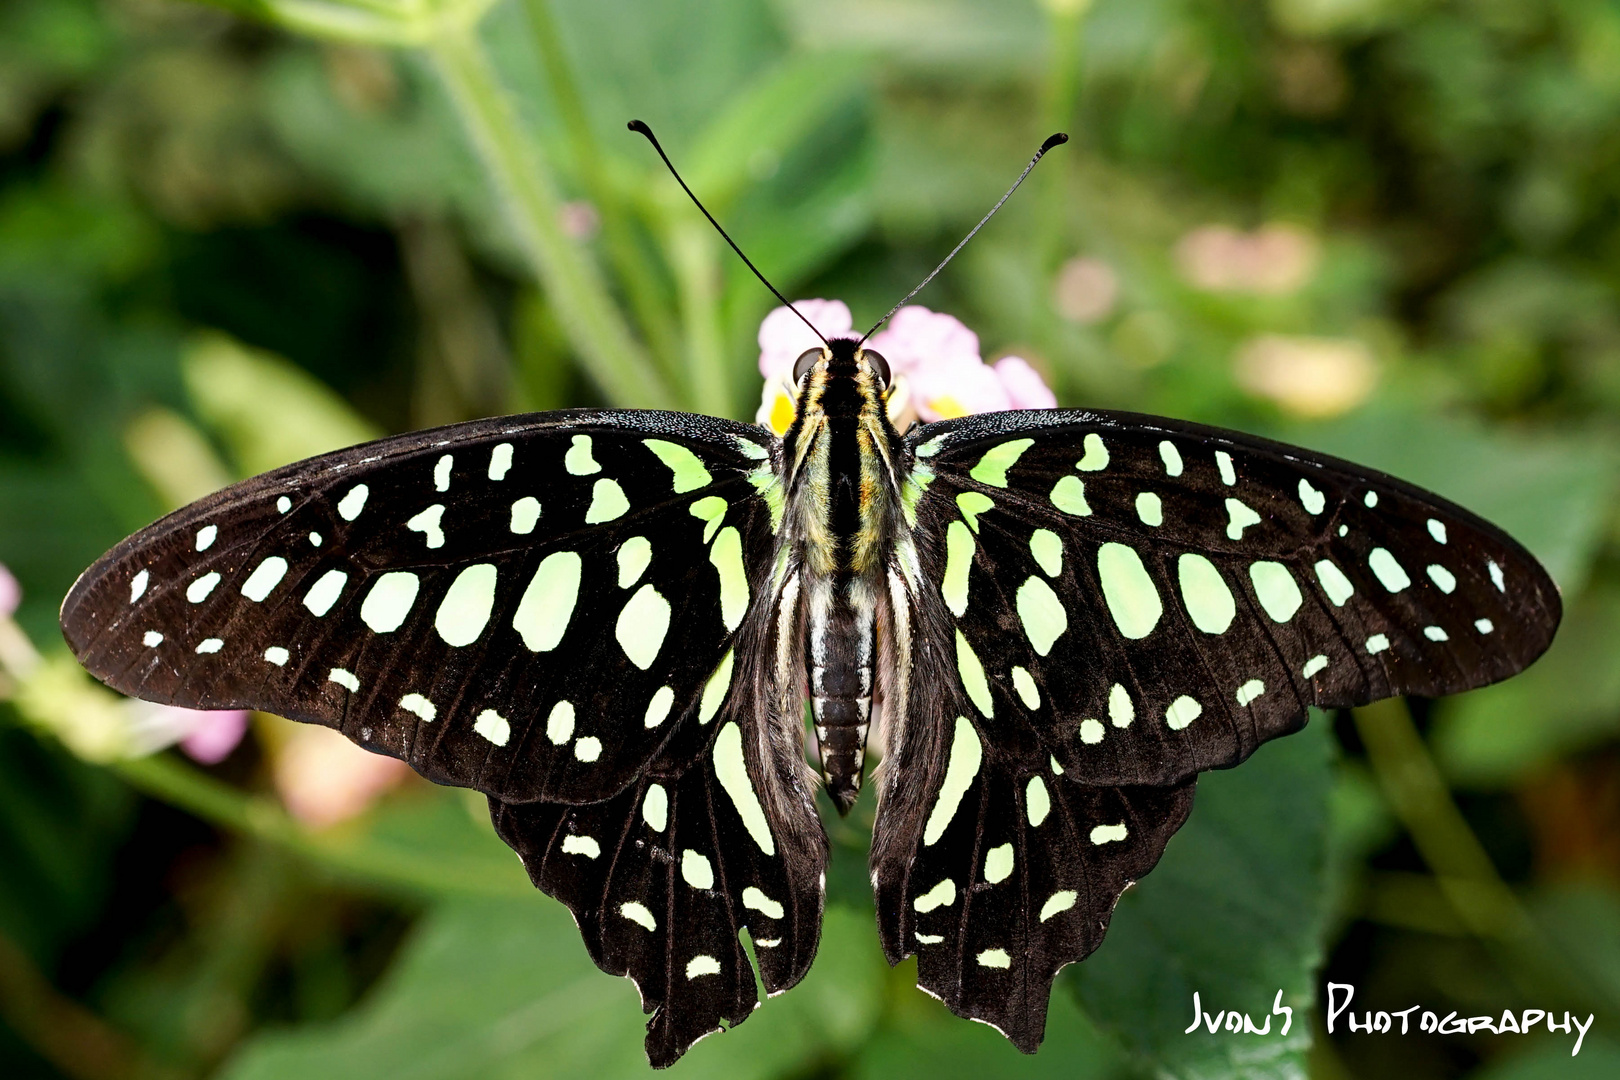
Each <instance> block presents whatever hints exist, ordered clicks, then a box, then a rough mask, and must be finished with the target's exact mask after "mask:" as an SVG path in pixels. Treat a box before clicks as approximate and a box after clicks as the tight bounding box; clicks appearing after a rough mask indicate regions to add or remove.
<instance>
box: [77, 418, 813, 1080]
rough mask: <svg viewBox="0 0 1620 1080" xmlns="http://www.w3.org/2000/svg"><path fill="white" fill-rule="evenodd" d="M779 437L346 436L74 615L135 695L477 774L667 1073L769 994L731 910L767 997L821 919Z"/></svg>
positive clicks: (498, 425) (110, 562)
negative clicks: (792, 676)
mask: <svg viewBox="0 0 1620 1080" xmlns="http://www.w3.org/2000/svg"><path fill="white" fill-rule="evenodd" d="M766 438H767V437H765V436H763V435H762V433H761V432H760V431H759V430H758V429H757V428H749V427H745V426H743V425H740V424H733V423H731V422H729V421H724V420H716V419H713V418H709V417H701V416H692V415H687V414H679V413H653V412H602V411H584V410H581V411H577V412H568V413H553V414H546V415H543V416H535V417H506V418H501V419H497V420H491V421H479V422H475V423H469V424H461V425H456V426H453V427H449V428H443V429H439V430H436V431H428V432H420V433H416V434H412V435H406V436H402V437H399V438H394V439H387V440H383V441H381V442H378V443H372V444H368V445H365V446H360V447H355V448H352V449H350V450H345V451H340V452H338V453H335V454H329V455H326V456H324V457H320V458H315V459H312V460H310V461H306V462H301V463H299V464H296V465H292V466H289V467H287V468H285V469H280V470H277V471H275V472H271V473H267V474H265V475H263V476H260V477H256V478H254V479H252V480H248V481H245V482H243V483H241V484H237V485H235V486H233V487H230V488H227V489H225V490H224V491H221V492H218V493H217V494H215V495H213V496H210V497H209V498H206V499H204V500H202V501H200V502H198V503H195V504H193V505H192V506H189V507H187V508H185V509H183V510H180V511H178V512H176V513H174V514H171V515H170V516H168V517H167V518H164V519H163V520H162V521H159V522H157V523H156V524H154V525H152V526H150V527H149V528H147V529H144V530H142V531H141V532H140V533H137V534H136V535H135V536H133V537H131V538H129V539H128V540H126V541H124V542H123V543H122V544H120V545H119V546H118V547H116V548H115V549H114V550H113V551H111V552H109V553H108V554H107V555H106V556H105V557H104V558H102V559H101V560H100V561H99V562H97V564H96V565H95V566H93V567H92V568H91V569H90V570H88V571H87V572H86V573H85V574H84V575H83V576H82V577H81V578H80V580H79V582H78V583H77V584H76V585H75V586H74V588H73V590H72V591H71V592H70V594H69V595H68V598H67V600H66V601H65V603H64V604H63V609H62V626H63V631H64V634H65V635H66V637H67V639H68V642H69V644H70V645H71V646H72V647H73V650H74V652H75V654H76V655H77V656H78V657H79V659H80V661H81V662H82V663H84V665H85V666H86V667H87V668H88V669H89V670H90V671H91V672H92V673H93V674H95V675H96V676H98V677H99V678H101V679H102V680H103V681H104V682H106V683H108V684H109V685H111V686H112V687H114V688H115V689H118V690H121V691H123V692H125V693H128V694H131V695H135V696H138V697H142V698H145V699H147V700H151V701H158V702H162V703H166V704H174V705H181V706H186V707H191V708H255V709H263V710H265V711H268V712H274V713H277V714H280V715H283V716H288V717H292V718H294V719H299V720H304V721H309V722H314V723H320V724H325V725H327V726H331V727H335V728H338V729H339V730H341V731H342V732H343V733H344V734H345V735H347V736H349V737H350V738H351V739H353V740H355V741H356V742H358V743H360V744H361V745H363V746H366V747H367V748H369V749H372V750H378V751H381V752H383V753H386V754H390V755H393V756H395V757H400V758H403V759H405V760H406V761H408V762H409V763H410V764H411V765H412V766H413V767H414V768H415V769H417V770H418V771H419V772H421V773H422V774H424V775H425V776H427V777H428V778H429V779H432V780H435V781H437V782H440V783H449V784H455V785H459V786H465V787H471V788H474V789H477V790H479V791H482V792H484V793H485V794H487V795H488V796H489V797H490V801H491V811H492V816H493V817H494V820H495V822H496V825H497V828H498V829H499V831H500V833H501V835H502V837H503V838H504V839H506V840H507V842H508V843H510V844H511V845H512V846H513V847H514V848H516V849H517V850H518V852H519V853H520V854H521V855H522V856H523V857H524V860H525V863H526V864H527V866H528V868H529V870H530V872H531V874H532V875H533V877H534V879H535V881H536V883H537V884H538V885H540V886H541V887H542V888H543V889H545V890H546V891H547V892H549V893H551V894H553V895H555V896H558V897H560V898H561V899H563V900H564V901H565V902H567V903H568V904H569V906H570V907H571V908H572V909H573V910H574V912H575V915H576V918H578V920H579V922H580V926H581V930H582V931H583V933H584V935H585V938H586V942H587V945H588V947H589V948H590V950H591V953H592V956H593V957H594V958H595V959H596V960H597V962H598V963H599V964H601V965H602V966H603V967H604V968H605V969H607V970H609V971H612V972H614V973H616V974H629V975H631V976H633V977H634V978H635V979H636V981H637V983H638V984H639V985H640V987H641V989H642V993H643V999H644V1001H646V1002H647V1004H648V1006H649V1008H654V1007H656V1008H657V1010H658V1011H657V1015H655V1016H654V1018H653V1020H652V1021H651V1022H650V1024H649V1032H648V1038H647V1048H648V1053H649V1055H650V1056H651V1057H652V1058H653V1060H654V1061H655V1062H657V1063H659V1064H668V1063H670V1062H672V1061H674V1060H675V1059H676V1058H677V1057H679V1056H680V1054H681V1053H682V1052H684V1051H685V1049H686V1048H687V1047H688V1046H690V1045H691V1043H692V1042H694V1041H696V1040H697V1039H698V1038H701V1037H702V1036H703V1035H706V1034H708V1033H709V1032H711V1031H714V1030H716V1029H717V1028H718V1027H719V1026H720V1025H721V1023H722V1022H730V1023H736V1022H740V1020H742V1019H743V1018H745V1017H746V1016H747V1014H748V1012H749V1010H750V1009H751V1008H752V1004H753V1002H754V999H755V992H754V976H753V972H752V970H751V968H750V966H749V964H748V961H747V958H746V956H745V955H744V954H743V953H742V952H741V950H740V947H739V946H738V941H737V931H738V929H739V928H740V927H742V926H747V927H748V928H749V930H750V933H751V934H752V935H753V937H754V938H755V940H756V942H757V943H759V946H760V948H759V964H760V968H761V974H762V976H763V977H764V981H765V985H766V987H767V988H768V989H770V990H772V991H775V990H781V989H785V988H786V987H788V986H791V985H792V984H793V983H794V982H797V981H798V979H799V978H801V977H802V976H803V974H804V972H805V970H806V969H807V968H808V967H809V964H810V960H811V957H812V956H813V955H814V952H815V946H816V941H817V937H818V934H819V927H820V917H821V901H822V881H823V874H822V870H823V868H824V865H825V858H826V840H825V836H824V834H823V833H822V831H821V827H820V822H819V819H818V818H817V817H816V813H815V808H814V802H813V799H812V797H811V794H810V789H809V787H808V786H807V784H806V776H805V770H804V768H803V765H802V757H799V756H795V757H793V758H792V759H788V758H785V757H784V755H785V754H787V753H788V744H787V742H786V741H784V740H783V739H782V737H781V734H782V731H781V729H782V721H781V719H780V717H779V715H778V714H779V713H780V712H781V711H782V702H783V700H784V694H783V692H782V690H781V687H780V685H779V680H778V672H777V670H776V669H775V668H774V667H771V666H769V665H763V666H762V664H761V663H760V662H759V656H760V655H762V654H763V652H764V651H765V645H764V639H765V637H766V635H767V634H768V633H770V629H769V626H770V624H771V620H772V619H773V618H774V612H775V605H774V604H759V605H756V604H754V603H753V600H754V599H755V598H756V597H757V596H758V595H759V593H760V592H761V591H763V590H768V589H770V588H772V587H773V586H772V583H771V580H770V572H771V569H772V566H773V563H772V555H773V553H774V550H775V546H776V534H775V530H776V525H777V519H778V518H779V516H780V502H779V495H778V493H777V491H776V490H775V488H774V484H775V482H776V481H775V475H774V473H773V471H772V462H771V446H770V444H769V443H768V442H767V441H766ZM751 613H752V614H751ZM795 689H796V688H795ZM786 723H787V727H788V730H790V731H793V732H794V733H795V735H796V734H797V725H798V724H799V723H800V717H799V714H798V712H797V709H796V708H795V709H794V710H792V711H791V713H790V715H789V717H788V718H787V721H786ZM793 745H794V746H797V743H794V744H793ZM795 762H797V763H795ZM765 942H771V943H772V944H771V945H769V946H767V945H765Z"/></svg>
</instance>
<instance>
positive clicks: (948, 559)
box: [939, 521, 973, 619]
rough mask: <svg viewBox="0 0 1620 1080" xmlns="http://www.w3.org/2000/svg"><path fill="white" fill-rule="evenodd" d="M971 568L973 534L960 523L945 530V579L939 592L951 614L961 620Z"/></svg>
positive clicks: (940, 584) (965, 606) (955, 523)
mask: <svg viewBox="0 0 1620 1080" xmlns="http://www.w3.org/2000/svg"><path fill="white" fill-rule="evenodd" d="M972 567H973V534H972V533H971V532H969V531H968V527H967V526H966V525H964V524H963V523H962V522H960V521H953V522H951V523H950V525H949V526H947V527H946V529H945V577H944V578H943V579H942V580H941V581H940V583H939V591H940V594H941V595H942V596H944V597H945V606H946V607H948V608H950V609H951V614H952V615H955V616H956V617H957V618H959V619H960V618H961V617H962V615H963V614H964V613H965V612H966V611H967V602H968V571H969V570H971V569H972Z"/></svg>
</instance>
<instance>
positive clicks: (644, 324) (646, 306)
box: [524, 0, 680, 376]
mask: <svg viewBox="0 0 1620 1080" xmlns="http://www.w3.org/2000/svg"><path fill="white" fill-rule="evenodd" d="M524 10H525V11H526V13H527V14H528V17H529V25H530V27H531V28H532V29H533V31H534V40H535V46H536V48H537V49H538V50H539V52H540V63H541V66H542V67H543V68H544V69H545V73H546V82H547V84H548V85H549V86H550V88H551V96H552V98H553V99H555V101H556V104H557V112H558V115H560V116H561V117H562V122H563V127H564V128H565V129H566V130H567V131H568V142H569V146H570V148H571V149H572V150H573V154H574V162H575V165H576V166H577V167H578V169H579V177H580V180H581V181H582V182H583V183H584V185H585V190H586V191H587V192H588V193H589V194H590V197H591V201H592V202H593V203H594V204H595V205H596V209H597V212H598V213H599V214H600V215H601V217H602V238H603V240H604V241H605V247H606V248H607V252H608V257H609V258H610V259H612V260H613V268H614V270H616V271H617V272H618V275H619V279H620V281H621V282H622V283H623V284H624V291H625V295H626V296H627V297H628V298H629V301H630V306H631V307H632V308H633V309H634V310H635V313H636V318H637V320H639V321H640V323H641V329H642V335H643V338H644V340H646V341H647V342H648V343H649V344H650V347H651V348H652V350H653V353H654V354H655V355H656V356H657V357H658V359H659V360H660V361H661V362H662V365H663V367H664V370H665V373H666V374H669V375H672V376H673V375H675V374H676V373H677V372H678V371H679V367H680V364H679V359H680V348H679V343H678V338H677V330H676V325H675V318H674V316H673V315H672V314H671V313H670V310H669V306H668V305H667V304H666V303H665V302H664V297H663V294H662V290H661V289H660V288H659V285H658V277H657V274H656V273H654V271H653V268H652V265H651V264H650V262H649V261H648V259H647V257H646V252H645V251H644V250H643V249H642V247H641V245H639V244H638V243H637V242H636V238H635V236H634V235H633V234H632V232H631V229H630V223H629V212H628V210H627V209H626V206H625V201H624V200H623V199H621V198H620V197H619V193H618V191H617V190H615V189H614V187H613V184H612V182H611V180H610V179H609V177H608V173H607V169H606V167H605V166H604V165H603V160H602V151H601V147H600V146H598V145H597V142H596V137H595V136H594V135H593V134H592V133H591V124H590V118H589V117H588V116H587V115H586V113H585V106H584V99H583V97H582V96H581V94H580V92H579V82H578V80H577V79H575V77H574V68H573V65H572V64H571V63H570V62H569V59H568V51H567V50H566V49H565V48H564V47H563V43H562V35H561V34H560V33H558V30H557V21H556V19H555V18H554V17H553V16H552V13H551V3H550V0H525V3H524Z"/></svg>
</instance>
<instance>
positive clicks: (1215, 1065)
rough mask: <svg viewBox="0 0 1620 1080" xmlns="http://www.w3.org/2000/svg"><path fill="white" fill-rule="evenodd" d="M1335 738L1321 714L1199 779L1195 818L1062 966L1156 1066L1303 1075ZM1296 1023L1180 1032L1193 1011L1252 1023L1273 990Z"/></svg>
mask: <svg viewBox="0 0 1620 1080" xmlns="http://www.w3.org/2000/svg"><path fill="white" fill-rule="evenodd" d="M1332 747H1333V743H1332V739H1331V736H1330V733H1329V725H1328V724H1327V722H1326V721H1325V720H1324V719H1323V718H1322V717H1321V716H1317V718H1316V720H1315V721H1314V722H1313V723H1311V724H1310V725H1309V726H1308V727H1307V728H1306V729H1305V730H1304V731H1303V732H1301V733H1300V734H1298V735H1295V736H1293V737H1291V738H1287V739H1279V740H1277V741H1276V742H1272V743H1268V744H1266V745H1265V746H1262V747H1261V748H1260V749H1259V750H1258V751H1257V752H1256V753H1255V755H1254V756H1253V757H1252V758H1250V759H1249V761H1247V762H1245V763H1244V764H1242V765H1240V766H1238V767H1237V768H1235V769H1233V770H1231V771H1230V772H1214V773H1207V774H1205V775H1204V776H1202V777H1200V778H1199V781H1198V796H1197V799H1196V800H1195V802H1194V804H1193V812H1192V817H1191V818H1190V819H1189V820H1188V822H1187V824H1186V825H1185V826H1183V828H1182V830H1181V832H1179V833H1177V834H1176V836H1175V837H1174V838H1173V839H1172V840H1171V841H1170V845H1169V847H1168V848H1167V849H1166V851H1165V854H1164V859H1163V860H1162V861H1161V862H1160V863H1159V865H1158V867H1157V868H1156V869H1155V870H1154V871H1153V873H1151V874H1149V875H1148V876H1147V877H1146V878H1144V879H1143V880H1142V881H1141V882H1140V883H1139V884H1137V885H1136V886H1135V887H1134V888H1132V889H1131V890H1129V891H1128V892H1127V893H1126V894H1125V895H1124V897H1122V898H1121V899H1120V902H1119V907H1118V908H1117V909H1116V910H1115V912H1114V918H1113V923H1112V928H1111V929H1110V930H1109V932H1108V937H1107V938H1106V939H1105V940H1104V941H1103V944H1102V947H1101V948H1099V949H1098V950H1097V952H1096V953H1094V954H1093V955H1092V956H1091V958H1090V959H1088V960H1086V961H1085V962H1084V963H1081V964H1076V965H1074V966H1073V967H1070V968H1068V969H1067V970H1066V971H1065V972H1064V976H1063V978H1064V979H1065V981H1066V982H1067V984H1068V986H1069V988H1070V989H1071V990H1073V991H1074V993H1076V994H1077V995H1078V996H1079V999H1080V1003H1081V1005H1082V1006H1083V1007H1084V1008H1085V1009H1086V1011H1087V1012H1088V1013H1089V1014H1090V1015H1091V1016H1092V1018H1093V1019H1095V1020H1096V1021H1097V1023H1098V1024H1099V1025H1100V1026H1101V1027H1103V1028H1105V1029H1108V1030H1112V1031H1113V1032H1115V1033H1116V1034H1117V1035H1118V1036H1119V1037H1120V1038H1121V1039H1122V1040H1123V1041H1124V1043H1125V1045H1126V1046H1127V1047H1128V1048H1129V1049H1130V1050H1132V1051H1133V1052H1134V1053H1136V1054H1137V1055H1138V1056H1139V1057H1141V1058H1142V1059H1144V1062H1145V1063H1146V1064H1147V1065H1148V1066H1149V1067H1150V1068H1151V1069H1152V1070H1153V1072H1155V1073H1156V1074H1158V1075H1160V1076H1169V1077H1185V1078H1195V1077H1196V1078H1203V1077H1225V1076H1238V1075H1241V1076H1245V1077H1261V1078H1267V1077H1276V1078H1285V1077H1286V1078H1295V1077H1303V1076H1304V1075H1305V1055H1306V1052H1307V1051H1308V1050H1309V1048H1310V1045H1311V1024H1310V1017H1311V1009H1312V1005H1313V1002H1314V1000H1315V980H1314V973H1315V970H1316V966H1317V964H1318V963H1319V962H1320V960H1321V955H1322V946H1321V933H1322V926H1323V920H1324V906H1325V898H1326V884H1327V882H1326V879H1327V874H1326V861H1327V860H1326V847H1327V840H1328V798H1329V793H1330V790H1331V788H1332V785H1333V770H1332V756H1333V751H1332ZM1279 990H1281V991H1282V1003H1283V1004H1284V1005H1286V1006H1289V1007H1291V1008H1292V1009H1293V1010H1294V1013H1293V1025H1292V1026H1291V1028H1290V1030H1289V1033H1288V1035H1287V1036H1286V1037H1283V1036H1281V1035H1280V1030H1281V1025H1282V1021H1283V1018H1282V1017H1280V1016H1275V1017H1272V1018H1271V1034H1269V1035H1245V1034H1233V1033H1228V1032H1226V1031H1225V1030H1224V1029H1223V1030H1221V1031H1219V1032H1218V1033H1216V1034H1211V1033H1210V1032H1209V1031H1208V1030H1207V1029H1206V1028H1203V1027H1201V1028H1200V1029H1199V1030H1198V1031H1196V1032H1192V1033H1187V1032H1186V1029H1187V1027H1188V1025H1189V1024H1190V1023H1191V1022H1192V1001H1193V992H1194V991H1197V992H1198V993H1199V995H1200V1002H1201V1005H1202V1007H1203V1011H1204V1012H1206V1013H1208V1014H1210V1015H1211V1016H1214V1015H1216V1014H1219V1013H1220V1012H1222V1011H1223V1010H1236V1011H1237V1012H1239V1013H1246V1014H1248V1015H1249V1016H1250V1017H1252V1018H1253V1020H1254V1023H1255V1024H1256V1025H1257V1026H1259V1025H1261V1024H1262V1023H1263V1018H1264V1017H1266V1016H1268V1015H1270V1013H1271V1008H1272V1004H1273V1002H1274V1000H1275V999H1276V995H1277V992H1278V991H1279Z"/></svg>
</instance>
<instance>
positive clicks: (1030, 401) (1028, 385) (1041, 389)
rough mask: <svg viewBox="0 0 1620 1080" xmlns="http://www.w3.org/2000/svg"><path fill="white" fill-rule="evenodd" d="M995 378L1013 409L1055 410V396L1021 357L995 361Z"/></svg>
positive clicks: (1036, 372)
mask: <svg viewBox="0 0 1620 1080" xmlns="http://www.w3.org/2000/svg"><path fill="white" fill-rule="evenodd" d="M995 372H996V378H998V379H1000V380H1001V385H1002V387H1004V388H1005V389H1006V391H1007V398H1008V400H1009V401H1011V402H1012V405H1011V407H1012V408H1014V409H1055V408H1057V395H1056V394H1054V393H1052V388H1051V387H1050V386H1047V385H1046V380H1045V379H1043V378H1041V373H1040V372H1038V371H1036V370H1035V369H1034V368H1032V367H1030V366H1029V361H1028V360H1025V359H1024V358H1023V357H1021V356H1003V357H1002V358H1001V359H1000V360H997V361H996V366H995Z"/></svg>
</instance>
